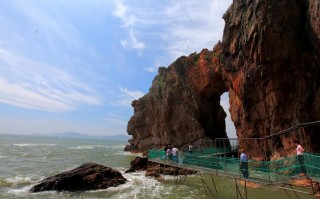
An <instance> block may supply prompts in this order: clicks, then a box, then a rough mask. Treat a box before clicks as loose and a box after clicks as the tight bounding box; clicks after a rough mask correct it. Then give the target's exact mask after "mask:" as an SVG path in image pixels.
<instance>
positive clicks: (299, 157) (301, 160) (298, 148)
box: [293, 140, 307, 175]
mask: <svg viewBox="0 0 320 199" xmlns="http://www.w3.org/2000/svg"><path fill="white" fill-rule="evenodd" d="M293 143H294V145H295V146H296V151H297V160H298V163H299V167H298V169H299V172H300V175H305V174H306V173H307V172H306V167H305V165H304V157H303V152H304V148H302V146H301V144H300V143H299V141H297V140H296V141H294V142H293Z"/></svg>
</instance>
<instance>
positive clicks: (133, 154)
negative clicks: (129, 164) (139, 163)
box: [106, 151, 142, 157]
mask: <svg viewBox="0 0 320 199" xmlns="http://www.w3.org/2000/svg"><path fill="white" fill-rule="evenodd" d="M106 155H109V154H106ZM115 155H125V156H140V157H141V156H142V153H131V152H129V151H122V152H118V153H115Z"/></svg>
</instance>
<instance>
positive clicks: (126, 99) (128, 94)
mask: <svg viewBox="0 0 320 199" xmlns="http://www.w3.org/2000/svg"><path fill="white" fill-rule="evenodd" d="M119 89H120V96H119V100H118V105H120V106H125V107H131V103H132V101H133V100H137V99H139V98H141V97H142V96H144V93H143V92H141V91H139V90H136V91H130V90H128V89H127V88H122V87H119Z"/></svg>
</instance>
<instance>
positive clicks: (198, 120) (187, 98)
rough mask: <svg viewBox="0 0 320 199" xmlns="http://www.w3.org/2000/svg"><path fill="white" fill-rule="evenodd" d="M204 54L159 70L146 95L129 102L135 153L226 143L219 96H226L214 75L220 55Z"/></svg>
mask: <svg viewBox="0 0 320 199" xmlns="http://www.w3.org/2000/svg"><path fill="white" fill-rule="evenodd" d="M220 51H221V49H220V48H217V49H216V51H208V50H203V51H202V52H201V53H200V54H195V53H194V54H191V55H190V56H189V57H180V58H179V59H177V60H176V61H175V62H174V63H173V64H171V65H170V66H169V67H168V68H164V67H161V68H159V71H158V72H159V74H158V75H157V76H156V77H155V79H154V80H153V82H152V87H151V88H150V90H149V93H148V94H147V95H145V96H144V97H142V98H140V99H139V100H135V101H133V102H132V106H133V107H134V115H133V116H132V117H131V119H130V121H129V123H128V133H129V134H130V135H132V136H133V140H132V141H131V143H132V144H133V145H134V146H136V147H137V148H138V149H139V150H145V149H148V148H154V147H162V146H165V145H171V144H175V145H177V146H183V145H186V144H188V143H189V142H194V141H196V140H199V139H202V138H205V137H208V138H212V139H213V138H217V137H226V132H225V117H226V113H225V112H224V110H223V108H222V107H221V106H220V95H221V94H222V93H223V92H225V91H226V87H225V86H224V84H223V81H222V79H221V74H220V71H219V68H220V66H219V54H220Z"/></svg>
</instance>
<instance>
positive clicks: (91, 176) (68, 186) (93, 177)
mask: <svg viewBox="0 0 320 199" xmlns="http://www.w3.org/2000/svg"><path fill="white" fill-rule="evenodd" d="M126 181H127V179H125V178H124V177H123V176H122V174H121V173H120V172H119V171H116V170H114V169H112V168H111V167H106V166H103V165H99V164H96V163H86V164H83V165H81V166H79V167H77V168H75V169H73V170H70V171H66V172H62V173H60V174H58V175H54V176H51V177H48V178H46V179H44V180H43V181H41V182H40V183H39V184H37V185H35V186H34V187H32V189H31V190H30V191H31V192H40V191H52V190H57V191H81V190H96V189H106V188H108V187H116V186H118V185H120V184H124V183H125V182H126Z"/></svg>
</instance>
